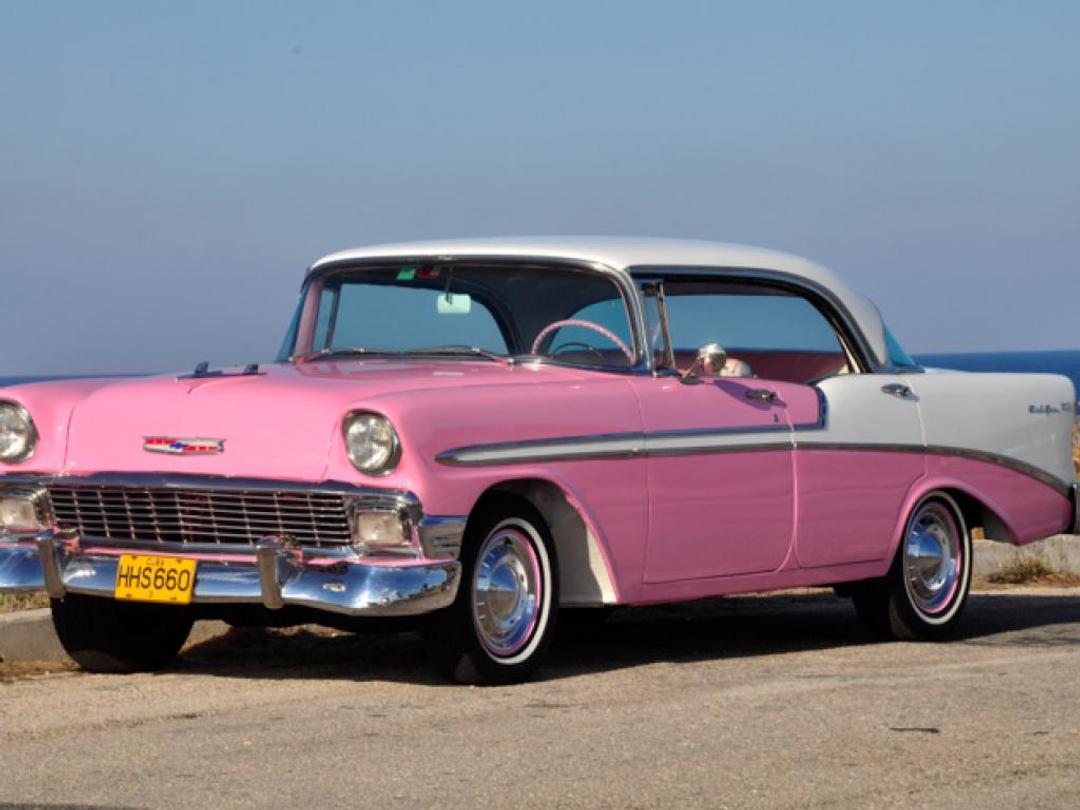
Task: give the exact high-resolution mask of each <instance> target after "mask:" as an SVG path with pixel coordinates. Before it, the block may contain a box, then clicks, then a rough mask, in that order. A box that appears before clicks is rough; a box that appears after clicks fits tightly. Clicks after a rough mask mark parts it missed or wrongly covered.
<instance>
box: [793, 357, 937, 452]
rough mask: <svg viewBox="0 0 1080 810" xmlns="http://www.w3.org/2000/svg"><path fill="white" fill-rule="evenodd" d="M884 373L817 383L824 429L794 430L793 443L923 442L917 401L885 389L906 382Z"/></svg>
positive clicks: (796, 444) (905, 443) (799, 444)
mask: <svg viewBox="0 0 1080 810" xmlns="http://www.w3.org/2000/svg"><path fill="white" fill-rule="evenodd" d="M908 384H909V380H908V378H903V377H898V376H893V375H888V374H847V375H843V376H840V377H831V378H829V379H828V380H824V381H823V382H821V383H819V384H818V386H817V387H818V390H819V391H821V393H822V394H824V396H825V408H826V414H825V426H824V430H803V429H797V430H796V431H795V447H796V448H799V447H808V446H813V445H815V444H826V445H831V444H855V445H860V444H866V445H875V444H878V445H910V446H911V447H912V449H913V450H914V451H915V452H918V449H919V447H920V446H921V445H922V444H923V443H924V440H923V431H922V425H921V423H920V420H919V404H920V403H919V402H918V401H917V400H916V399H915V398H914V397H898V396H895V395H893V394H888V393H886V392H885V391H884V390H883V389H884V388H885V386H888V385H898V386H903V385H908Z"/></svg>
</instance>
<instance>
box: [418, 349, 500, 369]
mask: <svg viewBox="0 0 1080 810" xmlns="http://www.w3.org/2000/svg"><path fill="white" fill-rule="evenodd" d="M402 354H408V355H418V356H424V355H435V356H443V357H455V356H457V357H483V358H484V359H485V360H493V361H495V362H496V363H503V364H505V365H508V366H509V365H513V363H514V359H513V358H512V357H507V356H506V355H504V354H499V353H498V352H492V351H488V350H487V349H481V348H480V347H479V346H464V345H462V346H456V345H454V346H434V347H432V348H430V349H409V351H407V352H402Z"/></svg>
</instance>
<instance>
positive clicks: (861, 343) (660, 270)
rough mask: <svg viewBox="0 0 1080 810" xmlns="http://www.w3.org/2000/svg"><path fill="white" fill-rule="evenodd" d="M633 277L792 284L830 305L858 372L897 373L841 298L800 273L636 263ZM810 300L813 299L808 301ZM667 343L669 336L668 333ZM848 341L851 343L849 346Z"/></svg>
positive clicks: (844, 344)
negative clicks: (878, 355)
mask: <svg viewBox="0 0 1080 810" xmlns="http://www.w3.org/2000/svg"><path fill="white" fill-rule="evenodd" d="M626 272H627V273H628V274H629V275H630V276H631V277H632V278H642V279H650V280H652V279H655V278H660V279H661V280H663V279H666V278H667V277H669V276H702V277H705V278H714V279H717V280H723V281H739V280H746V281H749V282H755V281H756V282H766V283H768V282H772V283H775V284H780V285H784V286H788V287H794V288H796V289H798V290H800V291H803V292H805V293H809V294H810V295H812V296H815V297H817V298H820V299H821V300H822V301H823V302H824V303H825V304H827V305H828V306H829V308H830V314H831V315H832V316H833V317H834V318H835V319H836V320H837V321H838V322H839V323H840V325H841V326H842V327H843V328H842V330H840V333H839V337H840V343H841V346H842V348H843V349H844V351H845V353H848V352H853V353H854V354H855V357H854V358H849V361H850V359H854V360H855V361H856V366H858V369H857V372H858V373H878V374H884V373H896V372H897V370H898V369H897V368H896V367H895V366H893V365H892V363H888V364H885V365H883V364H881V363H879V362H877V359H876V358H875V357H874V352H873V350H872V349H871V348H870V344H869V342H868V341H867V339H866V335H865V334H863V331H862V328H861V327H860V326H859V324H858V322H857V321H856V320H855V318H854V316H853V315H852V314H851V312H850V311H849V310H848V309H847V307H846V306H845V305H844V303H843V301H841V300H840V299H839V298H837V297H836V295H835V294H834V293H833V292H832V290H830V289H828V288H827V287H824V286H822V285H821V284H817V283H815V282H813V281H810V280H809V279H807V278H804V277H803V276H798V275H795V274H793V273H787V272H784V271H782V270H765V269H762V268H755V267H722V266H716V267H712V266H683V265H677V264H673V265H658V264H650V265H635V266H633V267H629V268H627V271H626ZM811 303H813V302H811ZM830 325H831V326H833V329H834V330H836V326H835V325H834V324H833V323H832V321H831V320H830ZM668 340H669V342H670V335H669V336H668ZM849 342H851V343H853V344H854V345H849Z"/></svg>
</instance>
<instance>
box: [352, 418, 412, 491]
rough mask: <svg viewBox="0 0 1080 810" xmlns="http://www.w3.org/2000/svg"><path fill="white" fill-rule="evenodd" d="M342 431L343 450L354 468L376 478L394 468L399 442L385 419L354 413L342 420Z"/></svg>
mask: <svg viewBox="0 0 1080 810" xmlns="http://www.w3.org/2000/svg"><path fill="white" fill-rule="evenodd" d="M343 428H344V431H345V451H346V452H347V453H348V454H349V461H351V462H352V463H353V466H354V467H356V469H358V470H360V471H361V472H365V473H368V474H369V475H378V474H380V473H388V472H390V471H391V470H392V469H394V467H395V466H396V465H397V463H398V458H399V456H400V455H401V443H400V442H399V441H398V436H397V432H396V431H395V430H394V426H393V425H391V424H390V420H389V419H387V418H386V417H385V416H380V415H379V414H377V413H367V412H364V411H357V412H356V413H350V414H349V415H348V416H346V417H345V423H344V425H343Z"/></svg>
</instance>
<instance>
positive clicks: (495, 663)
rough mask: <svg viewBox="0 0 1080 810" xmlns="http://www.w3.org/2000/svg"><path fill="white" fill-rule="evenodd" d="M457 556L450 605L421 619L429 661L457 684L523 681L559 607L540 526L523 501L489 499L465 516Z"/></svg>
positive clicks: (552, 561)
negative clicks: (459, 570) (457, 574)
mask: <svg viewBox="0 0 1080 810" xmlns="http://www.w3.org/2000/svg"><path fill="white" fill-rule="evenodd" d="M461 562H462V579H461V585H460V587H459V589H458V595H457V598H456V599H455V601H454V604H453V605H451V606H450V607H448V608H446V609H445V610H440V611H438V612H437V613H432V614H430V615H429V616H427V617H425V620H424V622H423V624H422V629H423V631H424V640H425V643H426V645H427V648H428V651H429V654H430V655H431V657H432V659H433V662H434V663H435V665H436V666H437V667H438V668H439V669H440V670H441V671H442V672H443V674H444V675H446V676H447V677H448V678H450V679H451V680H453V681H456V682H458V683H466V684H505V683H518V682H520V681H523V680H525V679H526V678H528V677H529V676H530V675H531V674H532V673H533V671H534V670H535V669H536V668H537V666H539V664H540V662H541V661H542V660H543V658H544V656H545V655H546V654H547V650H548V647H549V646H550V645H551V640H552V637H553V635H554V631H555V618H556V613H557V611H558V605H559V569H558V561H557V560H556V557H555V546H554V543H553V542H552V540H551V532H550V530H549V529H548V526H547V524H546V523H545V521H544V519H543V517H542V516H541V515H540V513H539V512H537V511H536V509H535V508H533V506H532V505H531V504H530V503H528V502H527V501H524V500H522V499H520V498H516V497H513V496H504V495H499V496H495V497H491V498H489V499H488V500H487V501H486V502H485V503H484V504H482V505H481V506H479V507H478V509H477V512H476V513H475V514H474V515H473V517H472V518H471V519H470V521H469V525H468V528H467V529H466V533H465V542H464V544H463V547H462V557H461Z"/></svg>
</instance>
